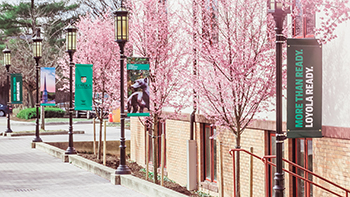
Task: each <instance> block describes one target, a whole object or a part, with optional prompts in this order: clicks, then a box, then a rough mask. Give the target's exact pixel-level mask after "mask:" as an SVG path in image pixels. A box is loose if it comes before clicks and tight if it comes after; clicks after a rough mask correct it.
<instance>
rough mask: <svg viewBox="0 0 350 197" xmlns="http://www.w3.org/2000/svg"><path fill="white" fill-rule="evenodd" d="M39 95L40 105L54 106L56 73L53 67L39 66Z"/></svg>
mask: <svg viewBox="0 0 350 197" xmlns="http://www.w3.org/2000/svg"><path fill="white" fill-rule="evenodd" d="M40 70H41V74H40V95H41V102H40V103H41V105H42V106H55V105H56V102H55V96H56V73H55V68H52V67H41V69H40Z"/></svg>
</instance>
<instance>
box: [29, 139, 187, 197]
mask: <svg viewBox="0 0 350 197" xmlns="http://www.w3.org/2000/svg"><path fill="white" fill-rule="evenodd" d="M32 148H36V149H39V150H42V151H44V152H46V153H48V154H49V155H52V156H54V157H57V158H60V159H61V160H62V161H63V162H69V163H70V164H72V165H74V166H77V167H79V168H82V169H84V170H87V171H89V172H92V173H94V174H96V175H98V176H101V177H103V178H105V179H107V180H109V181H110V182H111V183H112V184H113V185H122V186H125V187H128V188H130V189H133V190H135V191H138V192H140V193H142V194H145V195H147V196H152V197H188V196H187V195H184V194H181V193H179V192H176V191H174V190H171V189H168V188H165V187H163V186H160V185H157V184H154V183H151V182H148V181H146V180H143V179H140V178H137V177H135V176H133V175H118V174H115V171H116V170H115V169H113V168H110V167H107V166H104V165H102V164H99V163H96V162H94V161H91V160H89V159H86V158H84V157H81V156H79V155H67V154H65V151H64V150H62V149H59V148H57V147H55V146H52V145H49V144H46V143H45V142H32Z"/></svg>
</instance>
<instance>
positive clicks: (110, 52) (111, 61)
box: [59, 13, 120, 159]
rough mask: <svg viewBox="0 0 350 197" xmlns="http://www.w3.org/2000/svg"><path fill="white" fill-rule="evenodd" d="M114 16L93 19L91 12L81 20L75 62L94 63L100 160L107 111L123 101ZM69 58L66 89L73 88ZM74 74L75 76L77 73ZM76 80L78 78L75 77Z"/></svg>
mask: <svg viewBox="0 0 350 197" xmlns="http://www.w3.org/2000/svg"><path fill="white" fill-rule="evenodd" d="M113 24H114V23H113V18H112V17H110V15H108V13H105V14H104V15H103V17H96V18H93V17H91V16H90V15H86V16H82V17H80V18H79V19H78V22H77V23H76V26H77V28H78V37H77V51H76V53H75V55H74V59H73V60H74V62H76V63H79V64H92V65H93V92H94V96H93V105H94V106H95V110H96V115H97V118H98V119H99V120H100V136H99V137H100V138H99V139H100V140H99V141H100V142H99V146H98V155H97V157H98V159H101V139H102V122H103V111H109V110H110V109H111V108H116V107H119V105H120V103H119V102H118V100H119V99H120V92H119V91H120V84H119V81H120V68H119V46H118V44H117V43H116V42H115V41H114V26H113ZM68 59H69V58H68V57H67V56H66V57H63V58H61V59H60V61H59V62H60V64H61V69H62V71H63V75H64V76H65V78H63V79H62V80H63V81H64V82H65V85H64V87H63V89H65V90H69V86H68V81H69V80H70V79H69V78H68V77H69V64H68V62H67V60H68ZM73 76H74V75H73ZM72 80H73V83H74V77H73V79H72Z"/></svg>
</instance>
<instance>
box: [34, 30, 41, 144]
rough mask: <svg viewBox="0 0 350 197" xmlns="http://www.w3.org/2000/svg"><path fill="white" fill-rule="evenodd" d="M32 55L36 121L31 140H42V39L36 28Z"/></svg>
mask: <svg viewBox="0 0 350 197" xmlns="http://www.w3.org/2000/svg"><path fill="white" fill-rule="evenodd" d="M32 40H33V57H34V59H35V62H36V123H35V138H34V139H33V142H42V140H41V138H40V137H39V107H40V101H39V70H40V66H39V60H40V58H41V57H42V41H43V39H42V38H41V37H40V29H39V28H38V29H36V35H35V37H33V39H32Z"/></svg>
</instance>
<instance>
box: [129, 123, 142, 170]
mask: <svg viewBox="0 0 350 197" xmlns="http://www.w3.org/2000/svg"><path fill="white" fill-rule="evenodd" d="M130 130H131V136H130V144H131V145H130V146H131V147H130V158H131V160H133V161H135V162H137V163H138V164H140V165H142V166H145V164H146V156H145V150H146V145H145V129H144V127H143V125H142V124H141V122H140V121H139V119H138V118H137V117H131V118H130Z"/></svg>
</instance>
